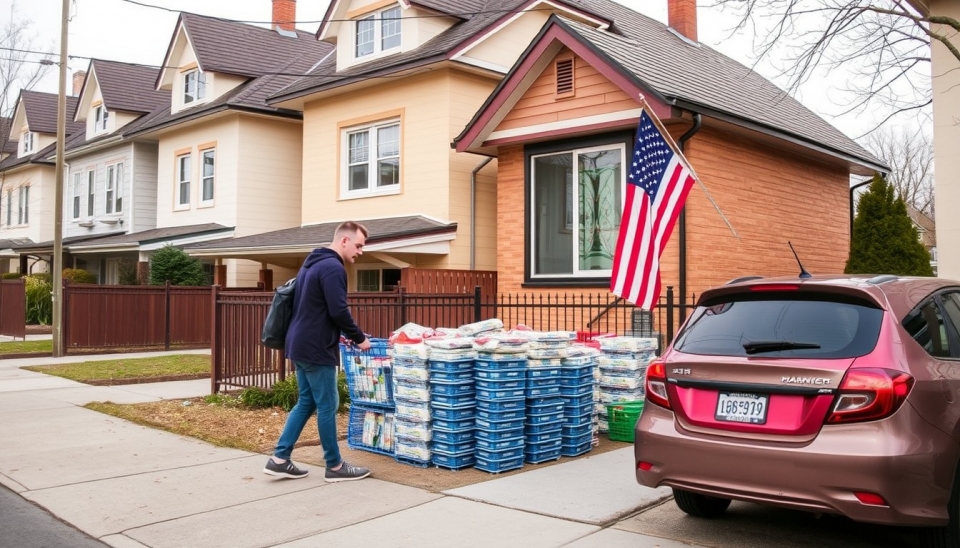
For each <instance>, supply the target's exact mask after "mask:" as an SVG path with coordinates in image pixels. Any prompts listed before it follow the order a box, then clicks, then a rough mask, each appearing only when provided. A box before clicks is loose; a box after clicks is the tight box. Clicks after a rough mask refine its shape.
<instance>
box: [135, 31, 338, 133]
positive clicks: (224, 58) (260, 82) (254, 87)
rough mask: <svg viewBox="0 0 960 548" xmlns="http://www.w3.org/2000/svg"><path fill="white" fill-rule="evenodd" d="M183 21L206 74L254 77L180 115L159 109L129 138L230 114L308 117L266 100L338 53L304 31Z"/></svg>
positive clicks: (136, 126)
mask: <svg viewBox="0 0 960 548" xmlns="http://www.w3.org/2000/svg"><path fill="white" fill-rule="evenodd" d="M181 20H182V22H183V25H184V28H185V29H186V31H187V34H188V35H189V36H190V40H191V43H192V44H193V46H194V48H195V49H196V53H197V58H198V60H199V61H198V62H199V64H200V66H201V67H202V68H203V70H208V71H214V72H225V73H230V74H239V75H243V76H249V77H250V78H251V80H249V81H248V82H246V83H244V84H241V85H240V86H238V87H237V88H235V89H233V90H231V91H229V92H227V93H226V94H224V95H222V96H220V97H218V98H216V99H215V100H213V101H209V102H206V103H202V104H200V105H197V106H195V107H192V108H188V109H184V110H181V111H179V112H176V113H173V112H170V108H169V107H166V108H160V109H157V110H155V111H153V112H151V113H150V114H148V115H147V116H144V117H143V119H141V120H137V121H136V122H134V124H136V125H134V124H131V125H130V126H129V127H127V128H124V131H123V135H124V137H132V136H136V135H140V134H143V133H147V132H149V131H154V130H157V129H160V128H163V127H167V126H170V125H174V124H177V123H180V122H183V121H186V120H190V119H194V118H199V117H202V116H206V115H208V114H211V113H213V112H217V111H221V110H225V109H231V108H232V109H239V110H255V111H260V112H266V113H268V114H276V115H279V116H286V117H294V118H300V117H302V116H303V114H302V113H301V112H299V111H293V110H289V109H282V108H278V107H274V106H272V105H269V104H267V102H266V99H267V98H268V97H270V96H271V95H273V94H274V93H276V92H277V91H279V90H281V89H283V88H284V87H286V86H289V85H290V84H291V83H293V82H294V81H296V79H297V78H298V77H299V76H300V75H302V74H304V73H306V71H307V70H309V68H310V67H311V66H312V65H313V64H314V63H316V62H317V60H319V59H321V58H323V57H324V56H326V55H327V54H328V53H330V51H332V50H333V46H332V45H330V44H327V43H325V42H318V41H317V40H316V38H314V36H313V35H312V34H310V33H307V32H301V31H297V37H296V38H293V37H288V36H281V35H280V34H278V33H277V32H276V31H273V30H269V29H264V28H260V27H253V26H250V25H246V24H243V23H235V22H230V21H223V20H220V19H214V18H210V17H203V16H199V15H193V14H186V13H185V14H182V16H181ZM171 47H172V44H171Z"/></svg>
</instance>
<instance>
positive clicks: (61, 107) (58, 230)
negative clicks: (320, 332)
mask: <svg viewBox="0 0 960 548" xmlns="http://www.w3.org/2000/svg"><path fill="white" fill-rule="evenodd" d="M61 12H62V13H61V20H60V92H59V94H58V96H57V169H56V189H57V190H56V197H55V200H54V203H55V204H56V206H55V207H54V208H53V219H54V221H53V274H52V275H51V276H50V280H51V281H52V282H53V355H54V357H60V356H63V337H62V335H63V143H64V141H65V140H66V135H65V133H66V131H67V17H68V16H69V15H70V0H63V7H62V9H61Z"/></svg>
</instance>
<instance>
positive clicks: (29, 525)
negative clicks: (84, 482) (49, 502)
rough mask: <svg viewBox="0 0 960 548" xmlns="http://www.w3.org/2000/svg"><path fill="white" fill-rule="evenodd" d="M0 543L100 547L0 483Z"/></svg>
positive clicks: (27, 546) (30, 547)
mask: <svg viewBox="0 0 960 548" xmlns="http://www.w3.org/2000/svg"><path fill="white" fill-rule="evenodd" d="M0 546H16V547H17V548H59V547H61V546H64V547H66V546H69V547H70V548H104V547H106V546H107V545H106V544H103V543H102V542H100V541H97V540H94V539H92V538H90V537H89V536H87V535H85V534H83V533H81V532H80V531H78V530H76V529H74V528H73V527H72V526H70V525H67V524H66V523H64V522H62V521H60V520H58V519H57V518H55V517H53V516H51V515H50V514H49V513H48V512H47V511H46V510H44V509H43V508H40V507H39V506H37V505H35V504H33V503H32V502H29V501H27V500H24V498H23V497H21V496H20V495H18V494H16V493H14V492H13V491H11V490H9V489H7V488H6V487H4V486H2V485H0Z"/></svg>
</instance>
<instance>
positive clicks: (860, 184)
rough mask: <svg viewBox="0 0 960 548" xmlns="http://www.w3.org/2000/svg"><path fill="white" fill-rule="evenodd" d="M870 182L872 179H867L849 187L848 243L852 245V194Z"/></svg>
mask: <svg viewBox="0 0 960 548" xmlns="http://www.w3.org/2000/svg"><path fill="white" fill-rule="evenodd" d="M872 182H873V179H867V180H866V181H863V182H862V183H857V184H855V185H853V186H851V187H850V208H849V209H850V243H851V244H853V193H854V191H855V190H857V189H858V188H860V187H862V186H863V185H869V184H870V183H872Z"/></svg>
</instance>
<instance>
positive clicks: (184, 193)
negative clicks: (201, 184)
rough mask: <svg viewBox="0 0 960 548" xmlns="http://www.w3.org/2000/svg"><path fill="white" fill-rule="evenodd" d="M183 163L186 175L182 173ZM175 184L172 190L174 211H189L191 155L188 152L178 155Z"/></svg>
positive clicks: (191, 173)
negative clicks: (184, 199)
mask: <svg viewBox="0 0 960 548" xmlns="http://www.w3.org/2000/svg"><path fill="white" fill-rule="evenodd" d="M184 161H186V164H187V165H186V168H187V169H186V173H184V169H183V168H184V165H183V164H184ZM176 170H177V172H176V182H177V186H176V188H175V189H174V209H189V208H190V190H191V189H190V179H192V178H193V155H192V154H191V153H189V152H187V153H185V154H178V155H177V161H176ZM184 175H186V178H184ZM184 197H186V199H187V201H186V202H184V201H183V198H184Z"/></svg>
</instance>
